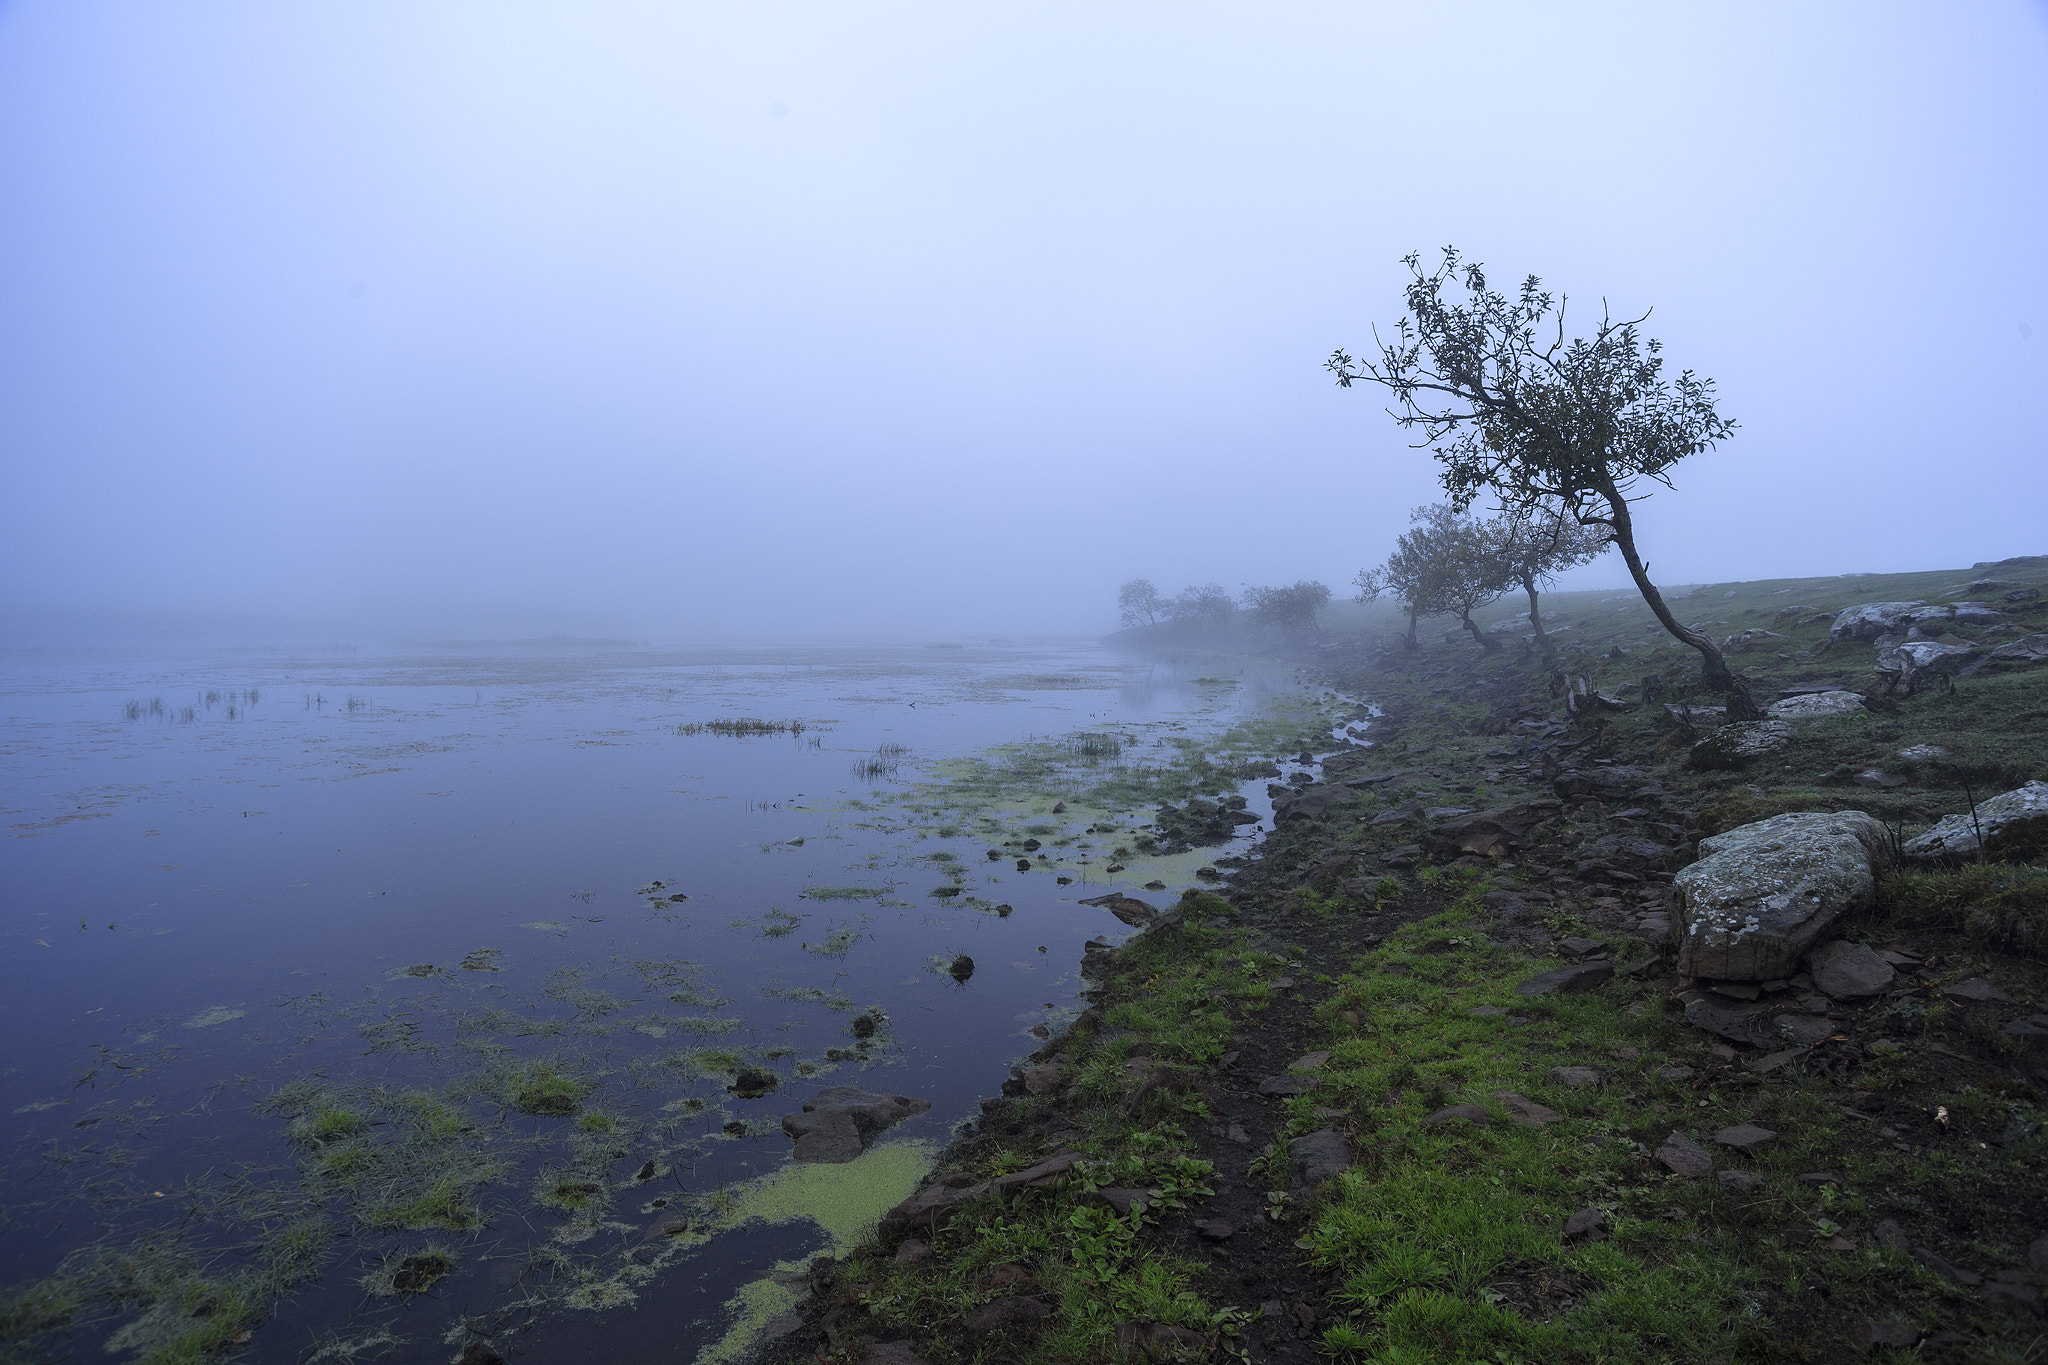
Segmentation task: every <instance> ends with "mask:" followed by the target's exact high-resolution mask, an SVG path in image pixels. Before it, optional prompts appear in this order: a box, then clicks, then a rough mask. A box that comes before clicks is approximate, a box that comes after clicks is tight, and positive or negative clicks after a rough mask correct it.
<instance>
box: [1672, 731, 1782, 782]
mask: <svg viewBox="0 0 2048 1365" xmlns="http://www.w3.org/2000/svg"><path fill="white" fill-rule="evenodd" d="M1791 743H1792V724H1791V722H1790V721H1783V720H1752V721H1737V722H1736V723H1734V724H1732V725H1724V726H1722V727H1721V728H1720V729H1719V730H1716V731H1715V732H1714V733H1713V734H1711V735H1708V736H1707V737H1706V738H1705V739H1703V740H1701V741H1700V742H1699V743H1697V744H1695V745H1693V746H1692V749H1691V751H1690V754H1689V758H1688V761H1689V762H1690V763H1691V764H1692V766H1693V767H1694V768H1695V769H1697V770H1699V771H1701V772H1733V771H1738V770H1740V769H1743V768H1747V767H1748V766H1749V765H1750V764H1752V763H1754V762H1756V761H1757V760H1758V759H1760V758H1769V757H1770V756H1771V755H1773V754H1780V753H1783V752H1784V751H1785V750H1786V749H1787V748H1789V747H1790V746H1791Z"/></svg>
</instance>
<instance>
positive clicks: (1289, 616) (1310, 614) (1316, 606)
mask: <svg viewBox="0 0 2048 1365" xmlns="http://www.w3.org/2000/svg"><path fill="white" fill-rule="evenodd" d="M1329 601H1330V590H1329V589H1328V588H1327V587H1325V586H1324V585H1323V584H1321V583H1316V582H1312V581H1311V580H1309V579H1306V578H1304V579H1303V580H1301V581H1300V582H1299V583H1290V584H1289V585H1287V586H1286V587H1284V588H1280V587H1253V586H1251V585H1250V584H1247V585H1246V586H1245V590H1244V608H1245V610H1246V611H1247V612H1249V613H1250V614H1251V616H1252V618H1253V619H1254V620H1256V621H1259V622H1262V623H1263V624H1266V625H1273V626H1279V627H1281V628H1282V629H1283V630H1290V631H1315V632H1316V633H1318V634H1320V633H1321V627H1319V626H1317V625H1316V613H1317V612H1319V611H1321V610H1322V609H1323V608H1324V607H1325V606H1327V605H1328V604H1329Z"/></svg>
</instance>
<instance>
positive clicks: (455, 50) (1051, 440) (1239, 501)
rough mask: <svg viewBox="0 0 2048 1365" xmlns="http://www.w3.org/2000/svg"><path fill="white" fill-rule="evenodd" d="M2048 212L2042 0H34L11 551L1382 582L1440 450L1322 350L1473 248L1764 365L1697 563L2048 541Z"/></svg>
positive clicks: (338, 575)
mask: <svg viewBox="0 0 2048 1365" xmlns="http://www.w3.org/2000/svg"><path fill="white" fill-rule="evenodd" d="M2044 210H2048V9H2044V7H2043V6H2042V5H2040V4H2038V3H2034V4H2028V3H2019V2H2018V0H2012V2H2009V3H1991V2H1989V0H1987V2H1985V3H1942V4H1932V3H1930V4H1919V5H1901V4H1881V3H1853V4H1817V3H1816V4H1796V5H1787V4H1782V3H1770V4H1755V5H1743V4H1728V3H1714V4H1698V5H1643V4H1640V3H1629V4H1616V5H1581V4H1562V5H1544V6H1533V5H1528V4H1522V3H1513V4H1470V5H1455V4H1430V5H1409V6H1402V7H1393V6H1375V5H1368V4H1356V3H1354V4H1327V5H1316V4H1290V5H1282V6H1270V5H1269V6H1247V5H1237V4H1232V5H1221V4H1214V5H1203V4H1186V3H1173V4H1142V5H1141V4H1116V3H1102V0H1090V2H1089V3H1085V4H1048V3H1031V4H1009V5H1003V4H974V5H969V4H845V3H833V4H816V5H799V4H777V3H748V4H743V5H732V4H720V5H701V6H693V5H683V4H669V3H665V4H648V5H629V4H601V3H583V2H579V3H575V4H568V3H563V4H555V5H541V4H510V3H504V2H503V0H492V2H491V3H476V4H424V3H385V4H376V3H351V4H325V5H318V4H285V5H280V4H276V3H272V2H271V0H259V2H252V3H242V4H232V3H181V2H180V0H135V2H133V3H102V2H101V0H16V3H13V4H11V5H8V6H6V7H4V8H0V442H4V445H0V460H4V466H0V477H4V497H0V599H4V600H8V601H13V602H28V603H56V604H80V605H94V604H97V605H120V606H130V607H133V606H146V607H166V608H193V609H206V610H226V611H252V612H266V613H275V612H283V613H289V614H295V615H345V616H365V615H370V616H378V617H380V618H389V619H391V620H393V621H398V622H402V623H404V624H405V625H407V626H409V627H410V626H419V625H431V626H434V627H436V628H439V627H445V628H448V629H460V623H461V622H463V621H465V620H471V619H475V620H483V619H485V618H488V619H489V620H491V621H493V622H497V623H504V622H527V623H530V624H532V625H533V626H535V627H537V628H538V627H548V628H552V627H553V626H554V625H557V624H563V623H574V622H583V621H587V622H593V623H594V622H597V621H599V620H608V621H610V622H611V623H613V624H615V625H616V626H619V627H624V628H631V629H633V630H636V631H639V632H643V633H649V632H655V631H669V630H688V631H693V632H709V633H721V632H726V631H731V630H735V629H747V628H751V627H752V626H753V625H754V624H755V623H759V622H764V621H765V622H771V623H773V624H774V625H776V626H777V627H779V628H783V629H787V630H810V629H819V630H830V631H833V632H836V633H843V632H858V631H867V630H886V631H895V630H911V631H954V630H968V629H979V628H984V627H985V628H989V629H1012V630H1016V629H1077V630H1095V629H1102V628H1107V627H1108V626H1110V625H1112V624H1113V617H1114V611H1113V599H1114V593H1115V588H1116V585H1117V584H1118V583H1119V582H1120V581H1122V580H1123V579H1125V578H1127V577H1131V576H1133V575H1137V574H1147V575H1149V576H1151V577H1153V578H1154V579H1155V580H1156V581H1158V582H1159V583H1160V584H1161V586H1162V587H1164V588H1166V589H1167V590H1169V591H1171V590H1173V589H1174V588H1176V587H1178V586H1179V585H1180V584H1182V583H1184V582H1187V581H1190V580H1208V579H1219V580H1221V581H1223V582H1224V583H1226V584H1228V585H1230V586H1232V587H1235V586H1236V585H1238V584H1239V583H1242V582H1245V581H1254V582H1260V581H1291V580H1293V579H1295V578H1299V577H1304V576H1311V577H1320V578H1323V579H1324V580H1326V581H1328V582H1330V583H1331V584H1333V585H1342V584H1344V583H1346V582H1347V581H1348V579H1349V578H1350V576H1351V574H1352V573H1353V572H1354V571H1355V570H1356V569H1357V568H1358V567H1359V566H1360V565H1362V564H1365V563H1368V562H1370V561H1373V560H1376V559H1378V558H1379V557H1381V556H1382V555H1383V554H1384V553H1385V551H1386V549H1387V546H1388V544H1389V542H1390V541H1391V539H1392V537H1393V536H1394V535H1395V534H1396V533H1397V532H1398V531H1399V530H1400V529H1402V528H1403V526H1404V525H1405V523H1406V517H1407V511H1408V508H1409V507H1410V506H1411V505H1413V504H1414V503H1417V502H1421V501H1426V500H1428V499H1429V498H1430V497H1431V496H1432V491H1433V487H1434V485H1433V466H1432V464H1431V463H1430V462H1429V460H1428V459H1427V457H1425V456H1423V455H1420V454H1416V453H1412V452H1410V451H1408V450H1406V449H1405V447H1404V445H1403V436H1402V434H1401V433H1400V432H1399V431H1397V430H1396V429H1395V428H1394V426H1393V424H1392V422H1391V421H1390V420H1388V419H1387V418H1386V417H1385V416H1384V415H1383V413H1382V411H1381V408H1382V404H1381V402H1380V400H1379V399H1378V398H1377V397H1376V396H1375V395H1373V394H1371V393H1368V392H1364V391H1353V392H1350V393H1341V392H1339V391H1338V390H1337V389H1335V388H1334V387H1332V386H1331V385H1330V384H1329V382H1328V379H1327V376H1326V375H1325V374H1324V373H1323V371H1322V369H1321V362H1322V359H1323V357H1324V356H1326V355H1327V354H1328V353H1329V352H1330V350H1331V349H1332V348H1333V347H1336V346H1340V345H1342V346H1347V347H1352V348H1356V347H1357V346H1359V345H1361V344H1364V343H1366V342H1367V341H1368V340H1369V335H1370V333H1369V329H1370V326H1371V324H1373V323H1374V322H1380V323H1386V322H1389V321H1391V320H1392V319H1393V318H1394V317H1395V316H1397V315H1398V311H1399V308H1398V305H1399V286H1400V282H1401V278H1402V272H1401V269H1400V266H1399V265H1398V258H1399V257H1400V255H1401V254H1402V253H1403V252H1405V251H1407V250H1409V249H1411V248H1425V249H1427V248H1432V247H1434V246H1437V245H1439V244H1442V243H1444V242H1457V243H1459V244H1460V245H1461V246H1463V247H1464V248H1465V249H1466V250H1467V251H1468V252H1469V253H1470V254H1471V255H1473V256H1476V257H1477V258H1479V259H1481V260H1483V261H1485V262H1487V263H1488V264H1489V266H1491V267H1492V268H1493V269H1494V271H1495V273H1496V275H1497V276H1499V277H1501V278H1504V279H1506V278H1514V277H1518V276H1519V275H1521V274H1522V273H1525V272H1527V271H1531V270H1533V271H1536V272H1538V273H1540V274H1542V275H1543V276H1545V278H1546V279H1547V280H1549V281H1550V282H1551V283H1553V284H1554V285H1555V286H1556V287H1558V288H1559V289H1562V290H1565V291H1568V292H1569V293H1570V294H1571V295H1572V296H1573V297H1574V299H1575V300H1576V301H1577V302H1578V303H1580V304H1581V305H1590V306H1591V307H1593V308H1597V306H1598V300H1599V298H1600V296H1601V295H1603V294H1604V295H1605V296H1606V297H1607V298H1608V299H1609V300H1611V301H1612V303H1613V304H1614V306H1615V307H1616V308H1617V309H1630V310H1636V309H1641V308H1644V307H1649V306H1654V307H1655V309H1656V313H1655V316H1654V318H1653V320H1652V325H1651V329H1650V330H1651V331H1652V332H1653V333H1654V334H1655V335H1658V336H1661V337H1663V338H1664V339H1665V341H1666V342H1667V345H1668V346H1669V350H1670V354H1671V356H1672V358H1673V360H1674V362H1675V363H1676V364H1677V365H1680V366H1692V367H1694V368H1696V369H1698V370H1700V371H1701V372H1703V373H1706V374H1709V375H1712V376H1714V377H1715V378H1717V379H1718V380H1719V381H1720V385H1721V391H1722V394H1723V398H1724V403H1725V408H1726V410H1728V411H1730V412H1732V413H1733V414H1734V415H1736V416H1737V417H1738V418H1739V419H1740V420H1741V422H1742V424H1743V430H1742V432H1741V434H1740V435H1739V436H1738V437H1737V439H1736V440H1735V441H1734V442H1733V443H1731V444H1730V445H1728V446H1727V447H1725V448H1724V449H1723V450H1721V451H1719V452H1716V453H1713V454H1710V455H1705V456H1701V457H1697V458H1696V459H1694V460H1692V461H1689V462H1688V463H1687V464H1686V465H1683V466H1681V467H1680V469H1679V471H1678V481H1679V488H1678V490H1677V492H1675V493H1664V494H1660V495H1659V496H1658V497H1657V498H1656V499H1654V500H1653V501H1652V502H1651V503H1650V504H1648V506H1647V507H1646V508H1645V509H1644V510H1643V512H1642V513H1641V514H1640V518H1641V522H1642V526H1641V533H1642V536H1643V538H1644V542H1645V549H1646V551H1647V553H1648V555H1649V557H1650V559H1651V562H1652V566H1653V569H1654V571H1655V572H1656V573H1657V574H1658V575H1659V576H1660V577H1663V578H1665V579H1667V580H1669V581H1673V582H1682V581H1692V580H1720V579H1729V578H1737V577H1757V576H1766V575H1779V574H1806V573H1822V572H1841V571H1848V570H1893V569H1917V568H1927V567H1936V566H1943V565H1959V564H1967V563H1970V562H1972V561H1974V560H1979V559H1990V558H1997V557H2002V556H2006V555H2012V554H2020V553H2042V552H2048V533H2044V531H2043V527H2044V525H2048V516H2044V515H2043V513H2042V510H2041V509H2042V507H2043V506H2044V505H2048V498H2044V494H2048V473H2044V471H2048V459H2044V456H2048V450H2044V444H2048V441H2044V437H2043V435H2042V424H2041V419H2040V416H2039V411H2038V410H2039V408H2040V406H2041V402H2042V396H2043V395H2044V394H2048V252H2044V250H2043V247H2042V244H2043V242H2044V241H2048V212H2044ZM1593 572H1594V573H1595V574H1596V575H1597V574H1600V573H1605V574H1607V575H1608V576H1609V577H1616V575H1615V574H1614V573H1613V571H1611V570H1597V569H1596V570H1595V571H1593Z"/></svg>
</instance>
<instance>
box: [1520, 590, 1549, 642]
mask: <svg viewBox="0 0 2048 1365" xmlns="http://www.w3.org/2000/svg"><path fill="white" fill-rule="evenodd" d="M1522 591H1524V592H1526V593H1528V594H1529V624H1530V625H1531V626H1532V627H1534V628H1535V631H1536V648H1538V649H1540V650H1542V651H1543V657H1544V658H1546V659H1547V658H1549V657H1550V653H1551V650H1550V637H1549V636H1548V635H1545V634H1544V633H1543V613H1542V612H1541V611H1539V610H1537V607H1536V580H1535V579H1534V578H1525V579H1523V580H1522Z"/></svg>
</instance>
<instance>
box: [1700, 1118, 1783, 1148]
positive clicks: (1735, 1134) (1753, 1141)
mask: <svg viewBox="0 0 2048 1365" xmlns="http://www.w3.org/2000/svg"><path fill="white" fill-rule="evenodd" d="M1776 1136H1777V1134H1776V1133H1774V1132H1772V1131H1771V1130H1770V1129H1768V1128H1759V1127H1757V1126H1756V1125H1755V1124H1753V1123H1738V1124H1736V1125H1734V1126H1733V1127H1731V1128H1723V1129H1722V1130H1721V1131H1720V1132H1718V1133H1716V1134H1714V1141H1716V1142H1718V1143H1720V1144H1721V1145H1722V1146H1723V1147H1733V1148H1735V1149H1736V1150H1738V1151H1743V1152H1753V1151H1755V1150H1756V1149H1757V1148H1759V1147H1761V1146H1763V1145H1764V1144H1765V1143H1767V1142H1769V1141H1770V1140H1771V1139H1772V1138H1774V1137H1776Z"/></svg>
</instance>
